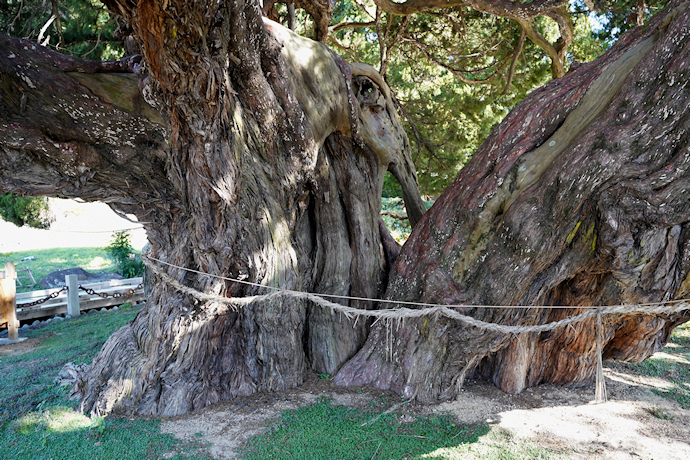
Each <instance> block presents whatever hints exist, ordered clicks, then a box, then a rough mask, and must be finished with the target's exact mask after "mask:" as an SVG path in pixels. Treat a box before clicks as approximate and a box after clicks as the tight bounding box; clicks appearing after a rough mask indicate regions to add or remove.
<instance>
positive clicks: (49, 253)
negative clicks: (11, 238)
mask: <svg viewBox="0 0 690 460" xmlns="http://www.w3.org/2000/svg"><path fill="white" fill-rule="evenodd" d="M24 258H32V259H30V260H26V261H23V262H22V259H24ZM5 262H14V264H15V266H16V269H17V278H18V279H19V281H20V282H21V283H22V284H21V286H18V287H17V292H27V291H33V290H34V289H36V287H35V286H33V281H32V280H31V278H30V277H29V274H28V272H27V271H26V269H27V268H28V269H30V270H31V274H32V275H33V277H34V278H35V279H36V281H37V282H38V281H40V280H41V279H43V278H44V277H45V276H46V275H47V274H48V273H50V272H53V271H55V270H64V269H66V268H73V267H82V268H83V269H84V270H87V271H95V272H112V271H114V270H115V269H116V268H117V267H116V265H115V264H114V263H113V262H112V261H111V260H110V259H109V258H108V254H107V253H106V251H105V249H103V248H54V249H37V250H31V251H17V252H10V253H6V254H2V253H0V265H1V266H4V265H5Z"/></svg>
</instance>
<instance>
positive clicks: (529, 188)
mask: <svg viewBox="0 0 690 460" xmlns="http://www.w3.org/2000/svg"><path fill="white" fill-rule="evenodd" d="M106 3H107V4H108V5H109V7H110V8H111V9H113V10H114V11H117V12H119V13H120V14H122V15H123V16H124V17H125V18H127V20H128V21H129V23H130V24H131V25H132V27H133V29H134V33H135V34H136V36H137V37H138V38H139V41H140V43H141V46H142V51H143V60H141V61H140V60H139V59H137V58H132V59H128V60H126V61H122V62H119V63H89V62H86V61H81V60H76V59H71V58H66V57H62V56H60V55H57V54H55V53H51V52H48V51H47V50H45V49H42V48H40V47H38V46H36V45H32V44H31V43H29V42H23V41H19V40H12V39H4V38H3V39H2V43H1V48H2V53H0V69H1V70H2V74H0V96H1V98H0V123H2V125H1V126H0V166H1V167H2V169H0V188H2V190H3V191H19V192H24V193H28V194H33V195H56V196H64V197H82V198H85V199H89V200H101V201H105V202H108V203H110V204H111V206H112V207H113V208H114V209H116V210H118V211H120V212H126V213H131V214H134V215H136V216H137V217H138V219H139V220H140V221H142V222H143V224H144V225H145V227H146V229H147V232H148V236H149V240H150V242H151V255H152V257H155V258H156V259H160V260H162V261H165V262H166V263H168V264H172V265H175V266H178V267H184V268H186V269H191V270H196V271H198V272H201V273H208V274H212V275H218V276H222V277H230V278H239V279H243V280H246V281H251V282H254V283H257V284H259V285H264V286H274V287H281V288H290V289H298V290H304V291H312V292H322V293H329V294H348V295H351V296H359V297H370V298H371V297H374V298H375V297H379V296H381V295H384V294H385V295H386V296H387V297H389V298H394V299H400V300H423V301H431V302H440V303H448V302H451V303H458V302H461V303H485V304H505V303H511V304H515V303H521V304H525V303H528V304H529V303H535V304H537V303H539V304H551V305H555V304H568V305H573V306H577V305H583V304H589V303H595V304H602V303H607V304H608V303H619V302H638V301H643V300H660V299H668V298H674V297H676V296H679V295H683V294H684V290H685V287H684V284H683V281H684V280H685V278H686V276H687V274H688V266H687V264H688V262H687V254H688V248H687V247H686V246H687V244H686V241H687V239H688V237H687V232H686V230H687V229H686V227H687V222H688V217H689V216H690V211H689V210H688V199H687V194H686V192H685V190H686V189H687V185H688V184H687V183H686V181H687V177H686V172H687V169H686V166H687V165H686V162H687V160H686V158H685V157H686V156H687V153H688V139H687V136H688V134H687V128H686V126H687V122H688V107H687V103H686V102H687V100H688V94H687V91H688V90H687V88H686V85H685V81H686V80H687V68H688V57H687V56H688V35H689V32H688V30H687V29H688V25H687V24H688V23H689V21H688V14H689V13H688V7H687V6H686V4H680V3H676V5H677V8H676V9H675V10H673V11H672V12H667V13H665V14H664V15H663V16H662V17H659V18H657V19H656V20H655V21H654V22H653V23H652V24H651V25H650V26H649V27H648V28H647V29H646V31H645V32H644V34H643V33H641V32H640V31H637V32H635V33H633V34H629V35H628V36H627V38H624V39H622V40H621V41H620V42H619V43H618V44H617V45H616V47H615V48H614V49H613V50H612V51H611V52H610V53H608V54H607V55H606V56H605V57H604V58H602V59H600V60H599V61H597V62H594V63H591V64H587V65H584V66H582V67H581V68H579V69H577V70H575V71H573V72H571V74H569V75H566V76H565V77H564V78H562V79H560V80H557V81H555V82H553V83H551V84H550V85H548V86H547V87H545V88H542V89H540V90H539V91H536V92H535V93H533V94H532V95H531V96H530V98H529V100H528V101H526V102H525V103H523V104H522V105H520V106H519V107H518V108H517V109H516V111H514V112H513V113H512V114H511V115H510V116H509V117H508V118H507V119H506V121H505V122H504V123H503V124H501V126H500V127H499V128H498V129H497V130H496V131H495V132H494V134H493V135H492V137H491V138H490V139H489V140H488V141H487V143H486V144H485V145H484V146H483V147H482V148H481V149H480V150H479V151H478V152H477V154H476V155H475V158H474V160H473V162H472V163H471V164H470V165H469V166H468V167H467V168H465V169H464V170H463V172H462V173H461V175H460V176H459V178H458V180H457V181H456V183H455V184H454V185H453V187H451V188H450V189H449V190H448V191H447V192H446V193H445V194H444V195H443V196H442V197H441V199H440V200H439V201H438V202H437V204H436V205H435V206H434V208H433V211H431V212H430V213H429V214H428V217H424V218H422V214H423V212H424V206H423V203H422V202H421V199H420V197H419V192H418V191H417V190H416V178H415V173H414V168H413V167H412V163H411V161H410V157H409V151H408V145H407V138H406V136H405V134H404V131H403V130H402V128H401V126H400V123H399V122H398V120H397V118H396V116H395V110H394V108H393V104H392V101H391V97H390V94H389V92H388V88H387V87H386V86H385V83H384V82H383V79H382V78H381V77H380V76H378V75H377V74H376V73H375V71H374V70H373V69H372V68H370V67H367V66H361V65H349V64H347V63H345V62H344V61H342V60H341V59H340V58H339V57H338V56H336V55H335V54H333V53H332V52H330V51H329V50H327V49H326V48H325V47H324V46H323V45H321V44H318V43H315V42H312V41H310V40H306V39H304V38H300V37H298V36H297V35H295V34H292V33H291V32H289V31H287V30H285V29H283V28H282V27H280V26H278V25H276V24H275V23H272V22H270V21H265V20H263V19H262V18H261V14H260V11H259V9H258V6H257V3H256V2H249V3H248V4H245V3H244V2H232V3H231V2H218V3H212V4H209V3H208V2H201V1H199V2H190V1H181V0H180V1H175V0H171V1H169V2H165V6H163V5H160V4H158V3H159V2H152V1H141V2H138V4H137V5H136V6H135V5H133V4H132V3H133V2H129V1H125V0H111V1H108V2H106ZM678 5H679V6H678ZM113 72H120V73H113ZM131 72H134V74H132V73H131ZM610 81H615V84H613V86H611V85H612V83H609V82H610ZM610 86H611V87H610ZM619 87H620V88H622V89H619ZM141 94H143V95H144V96H145V99H146V101H147V102H148V103H150V104H151V105H153V106H155V107H156V108H157V109H156V110H154V109H152V108H151V107H149V106H148V105H147V102H145V101H144V98H142V96H141ZM644 104H647V106H645V105H644ZM669 165H672V166H670V167H669ZM386 170H390V171H391V172H392V173H393V174H394V175H395V176H396V177H397V178H398V180H399V181H400V182H401V184H402V186H403V193H404V197H405V202H406V206H407V209H408V214H409V216H410V219H411V220H412V221H413V222H417V221H419V224H418V225H417V226H416V227H415V230H414V232H413V235H412V237H411V239H410V241H409V242H408V244H407V245H406V247H405V249H404V252H403V254H402V256H401V257H400V258H399V260H398V261H397V263H396V265H395V268H394V270H393V272H392V274H391V278H390V280H391V281H390V283H388V271H389V269H390V263H391V261H392V255H393V254H394V253H395V248H390V245H389V244H388V240H387V235H386V233H385V231H382V230H381V229H380V222H379V217H378V213H379V208H380V193H381V187H382V181H383V175H384V173H385V171H386ZM646 203H650V205H649V206H647V205H646ZM662 205H663V206H662ZM420 219H421V220H420ZM161 269H163V270H164V271H166V273H167V274H168V275H169V276H171V277H172V278H174V279H175V280H177V281H178V282H180V283H182V284H184V285H186V286H188V287H190V288H193V289H195V290H197V291H199V292H201V293H205V294H220V295H223V296H226V297H230V296H232V297H242V296H247V295H252V294H256V293H264V291H263V290H262V288H260V287H255V286H248V285H242V284H238V283H234V282H231V281H228V280H225V279H222V278H215V277H211V276H207V275H203V274H200V273H198V272H193V271H186V270H183V269H181V268H174V267H171V266H170V265H165V266H162V267H161ZM686 284H687V283H686ZM350 305H351V306H355V307H358V308H374V307H376V306H375V305H372V304H371V303H370V302H365V301H351V302H350ZM577 311H578V310H577V309H573V310H572V311H568V310H527V311H524V310H520V311H517V312H515V311H512V310H509V311H508V312H506V311H497V310H488V309H468V310H467V311H466V313H468V314H472V315H474V316H476V317H478V318H483V319H486V320H490V321H495V322H501V323H533V322H544V321H549V320H552V319H556V318H559V317H561V316H563V315H570V314H573V313H574V312H577ZM684 319H687V316H685V317H683V316H682V315H671V316H667V317H647V316H635V317H629V316H625V317H616V318H606V343H607V347H606V350H605V353H606V356H619V357H624V358H631V359H637V358H642V357H644V356H647V355H648V354H649V353H651V352H652V351H654V349H655V348H657V346H658V345H659V344H660V343H662V342H663V341H664V340H665V339H666V337H667V335H668V332H669V331H670V329H671V328H672V327H673V326H674V325H675V324H677V323H678V322H680V321H682V320H684ZM591 329H592V325H591V324H581V325H578V326H576V327H575V331H572V330H570V329H566V330H559V331H557V332H555V333H553V334H551V335H550V336H549V337H547V336H546V334H541V335H522V336H520V337H519V339H517V340H511V337H503V336H496V335H492V334H485V333H481V332H479V331H476V330H468V329H464V328H461V327H458V326H457V325H456V324H453V323H450V322H448V321H446V320H442V319H438V318H428V319H427V320H421V321H419V322H412V321H408V322H405V323H404V324H403V325H401V327H400V328H399V329H397V330H394V331H391V332H393V333H392V334H389V335H388V336H384V334H386V333H388V331H386V330H385V329H382V328H380V327H375V328H374V329H373V331H372V332H371V333H370V334H369V330H368V323H367V322H366V321H362V320H360V321H358V322H357V323H355V322H354V321H351V320H348V319H345V318H340V317H338V316H335V315H333V314H332V313H331V312H329V311H327V310H323V309H322V308H321V307H317V306H314V305H311V304H310V303H308V302H307V301H303V300H296V299H293V298H278V299H275V298H274V299H272V300H270V301H266V300H264V301H259V302H255V303H250V304H248V305H247V306H244V307H242V308H239V309H233V308H231V307H229V306H228V305H227V304H225V303H222V302H217V301H205V300H197V299H196V298H195V297H192V296H190V295H188V294H186V293H184V292H181V291H180V290H178V289H176V288H175V287H174V286H171V285H169V284H168V283H166V282H164V281H163V280H162V279H159V278H156V279H154V282H153V287H152V292H151V294H150V296H149V299H148V302H147V305H146V307H145V309H144V310H142V312H141V313H140V314H139V315H138V316H137V318H136V319H135V320H134V321H133V322H132V323H131V324H129V325H127V326H125V327H124V328H122V329H120V330H119V331H117V332H116V333H115V334H114V335H113V336H112V337H111V338H110V339H109V340H108V341H107V342H106V344H105V345H104V347H103V349H102V350H101V351H100V353H99V354H98V356H97V357H96V358H95V360H94V362H93V364H92V366H91V368H90V370H89V372H88V374H87V375H86V378H85V380H84V381H83V382H82V387H81V392H82V394H83V402H82V407H83V409H84V410H85V411H90V412H94V413H109V412H112V411H131V412H136V413H141V414H168V415H172V414H179V413H183V412H187V411H190V410H193V409H195V408H199V407H203V406H205V405H208V404H210V403H213V402H216V401H219V400H223V399H230V398H233V397H235V396H238V395H246V394H251V393H253V392H256V391H261V390H269V391H270V390H280V389H284V388H288V387H292V386H295V385H299V384H300V383H301V382H302V380H303V377H304V373H305V372H306V371H307V370H308V369H313V370H316V371H317V372H324V373H331V374H333V373H336V372H337V378H338V381H339V382H341V383H345V384H358V383H373V384H376V385H378V386H381V387H386V388H393V389H396V390H398V391H400V392H402V393H405V394H407V395H416V396H417V397H419V398H420V399H422V400H436V399H439V398H447V397H451V396H452V394H453V392H454V391H455V388H456V386H455V384H457V383H459V382H461V381H462V379H463V378H464V376H466V375H468V374H469V373H472V372H474V373H476V374H478V375H484V376H487V377H490V378H493V379H494V380H495V381H496V382H497V384H498V385H499V386H501V388H504V389H505V390H507V391H520V389H521V388H523V387H524V386H526V385H534V384H537V383H539V382H541V381H552V382H561V383H565V382H571V381H579V380H583V379H587V378H588V377H589V376H590V375H591V372H592V369H593V366H592V362H593V361H592V359H593V347H594V342H593V340H591V339H592V332H591ZM391 345H393V348H392V349H391V348H390V346H391ZM389 351H392V353H390V354H389ZM353 356H354V357H353ZM348 360H349V361H348ZM344 363H347V364H345V365H344V366H343V364H344Z"/></svg>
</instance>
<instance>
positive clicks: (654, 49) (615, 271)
mask: <svg viewBox="0 0 690 460" xmlns="http://www.w3.org/2000/svg"><path fill="white" fill-rule="evenodd" d="M689 76H690V3H688V2H674V3H673V4H672V5H670V6H669V8H668V9H667V11H665V12H663V13H661V14H659V15H658V16H657V17H655V18H654V19H653V20H652V21H651V22H650V24H649V25H648V26H647V27H646V28H645V29H644V30H642V29H635V30H633V31H631V32H630V33H628V34H626V35H625V36H624V37H622V38H621V40H619V41H618V42H617V44H616V45H615V46H614V47H613V48H612V50H611V51H609V52H608V53H607V54H606V55H604V56H603V57H602V58H600V59H598V60H597V61H594V62H592V63H589V64H586V65H583V66H582V67H580V68H578V69H577V70H575V71H573V72H571V73H569V74H568V75H566V76H565V77H563V78H562V79H559V80H556V81H553V82H551V83H549V84H548V85H547V86H545V87H543V88H541V89H539V90H537V91H535V92H534V93H532V94H531V95H530V96H529V97H528V98H527V99H526V100H525V101H524V102H523V103H521V104H520V105H519V106H518V107H516V109H515V110H513V111H512V112H511V113H510V114H509V115H508V116H507V117H506V119H505V120H504V121H503V123H501V124H500V125H499V126H498V127H497V128H496V130H495V131H494V132H493V133H492V135H491V136H490V137H489V139H488V140H487V141H486V142H485V143H484V145H482V147H481V148H480V149H479V150H478V151H477V152H476V153H475V155H474V156H473V159H472V161H471V162H470V164H468V165H467V166H466V167H465V168H464V169H463V170H462V171H461V172H460V175H459V176H458V178H457V180H456V181H455V183H454V184H453V185H452V186H451V187H450V188H449V189H448V190H446V192H445V193H444V194H443V195H442V196H441V197H440V198H439V200H437V202H436V203H435V205H434V206H433V207H432V209H431V210H430V211H429V212H428V213H427V214H426V215H425V217H424V218H423V219H422V221H421V222H420V223H419V225H418V226H417V227H415V229H414V230H413V232H412V235H411V236H410V239H409V240H408V242H407V244H406V245H405V246H404V248H403V250H402V252H401V254H400V256H399V258H398V260H397V262H396V264H395V266H394V269H393V272H392V273H391V281H390V283H389V287H388V290H387V292H386V298H389V299H404V300H407V301H420V300H423V301H425V302H432V303H455V304H488V305H505V304H508V305H518V304H519V305H573V309H572V310H570V311H569V310H562V309H558V310H557V309H553V310H543V309H534V310H515V311H503V312H501V311H497V310H494V309H482V308H473V309H467V310H466V311H464V312H463V313H464V314H468V315H471V316H473V317H474V318H477V319H480V320H483V321H487V322H496V323H500V324H506V325H525V324H542V323H548V322H552V321H557V320H560V319H562V318H565V317H569V316H575V315H577V314H579V313H581V312H582V310H581V309H578V308H577V307H578V306H587V305H615V304H628V303H646V302H654V301H662V300H667V299H675V298H682V297H685V296H687V295H688V293H690V232H689V230H690V192H689V191H688V190H690V147H689V145H690V133H688V126H690V103H689V102H690V87H689V86H688V85H689V84H688V81H690V80H689V78H688V77H689ZM688 319H690V315H689V314H688V313H687V312H685V313H677V314H659V315H638V314H635V315H626V314H620V315H614V316H611V317H606V318H604V319H603V320H604V324H603V341H602V345H603V347H604V348H603V355H604V358H605V359H606V358H615V359H622V360H628V361H640V360H642V359H644V358H646V357H647V356H649V355H651V354H652V353H653V352H655V351H656V350H658V349H660V348H661V347H662V346H663V344H664V343H665V342H666V340H667V338H668V335H669V334H670V332H671V330H672V329H673V328H674V327H675V326H676V325H678V324H680V323H682V322H685V321H687V320H688ZM595 331H596V328H595V324H594V321H592V320H590V321H586V322H583V323H581V324H580V325H578V326H575V327H574V329H570V328H565V329H564V330H563V331H561V332H559V333H526V334H520V335H519V337H517V338H515V339H514V340H513V339H511V338H510V337H505V336H503V335H500V334H496V333H484V332H480V331H477V330H475V329H471V328H467V327H460V326H458V325H457V324H454V323H453V322H451V321H448V320H446V319H443V318H433V319H420V320H412V321H406V322H405V323H404V324H403V325H401V326H400V327H399V328H393V329H392V331H387V330H386V329H385V328H384V327H383V326H381V325H377V326H375V327H374V329H373V330H372V332H371V334H370V335H369V338H368V339H367V343H366V344H365V346H364V348H363V349H362V350H361V351H360V352H359V353H358V354H357V355H356V356H355V357H354V358H353V359H352V360H350V361H349V362H348V363H347V365H346V366H344V367H343V368H342V369H341V370H340V372H339V373H338V375H337V376H336V382H338V383H340V384H345V385H361V384H372V385H375V386H377V387H380V388H387V389H393V390H395V391H397V392H399V393H401V394H403V395H405V396H407V397H416V398H417V399H419V400H421V401H438V400H446V399H450V398H452V397H454V395H455V394H456V392H457V391H458V388H459V387H460V386H461V385H462V383H463V381H464V380H465V379H466V378H467V377H484V378H488V379H491V380H492V381H493V382H494V383H495V384H496V385H497V386H499V387H500V388H501V389H503V390H504V391H507V392H510V393H518V392H520V391H522V390H523V389H524V388H526V387H529V386H534V385H537V384H539V383H543V382H550V383H557V384H563V383H577V382H589V381H590V380H591V379H592V376H593V373H594V370H595V368H596V340H595V337H596V332H595ZM386 341H388V342H389V343H390V345H389V346H392V350H393V352H392V356H388V352H387V351H386V346H385V345H383V344H384V343H386Z"/></svg>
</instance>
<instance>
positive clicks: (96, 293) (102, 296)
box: [79, 284, 144, 299]
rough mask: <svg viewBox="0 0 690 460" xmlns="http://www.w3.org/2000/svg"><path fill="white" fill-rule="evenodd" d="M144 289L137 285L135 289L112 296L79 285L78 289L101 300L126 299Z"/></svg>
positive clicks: (142, 286)
mask: <svg viewBox="0 0 690 460" xmlns="http://www.w3.org/2000/svg"><path fill="white" fill-rule="evenodd" d="M143 288H144V285H143V284H138V285H137V286H136V287H135V288H133V289H127V290H126V291H123V292H113V293H112V294H108V293H107V292H96V291H94V290H93V289H90V288H85V287H84V286H82V285H81V284H80V285H79V289H81V290H82V291H84V292H86V293H87V294H89V295H95V296H98V297H100V298H101V299H107V298H108V297H113V298H116V299H117V298H118V297H128V296H132V295H134V294H136V291H139V290H141V289H143Z"/></svg>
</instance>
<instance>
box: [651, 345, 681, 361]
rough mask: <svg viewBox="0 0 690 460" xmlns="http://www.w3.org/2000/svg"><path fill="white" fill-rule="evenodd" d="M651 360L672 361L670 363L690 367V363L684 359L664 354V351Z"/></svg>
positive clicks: (657, 353) (655, 354)
mask: <svg viewBox="0 0 690 460" xmlns="http://www.w3.org/2000/svg"><path fill="white" fill-rule="evenodd" d="M674 345H675V344H674ZM650 360H653V361H655V360H661V361H670V362H674V363H679V364H688V365H690V361H688V360H687V359H685V358H684V357H682V356H674V355H670V354H668V353H664V352H663V351H659V352H656V353H654V357H653V358H650Z"/></svg>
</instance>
